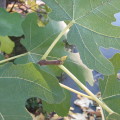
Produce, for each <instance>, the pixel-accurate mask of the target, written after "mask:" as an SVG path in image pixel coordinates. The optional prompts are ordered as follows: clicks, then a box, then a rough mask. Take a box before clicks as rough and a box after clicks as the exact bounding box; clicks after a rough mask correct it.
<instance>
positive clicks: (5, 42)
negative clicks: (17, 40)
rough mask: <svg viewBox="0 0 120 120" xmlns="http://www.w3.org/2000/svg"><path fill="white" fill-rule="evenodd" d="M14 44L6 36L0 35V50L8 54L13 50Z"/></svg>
mask: <svg viewBox="0 0 120 120" xmlns="http://www.w3.org/2000/svg"><path fill="white" fill-rule="evenodd" d="M14 46H15V44H14V42H13V41H12V40H10V38H9V37H7V36H0V51H2V52H5V53H7V54H10V53H11V52H12V51H13V48H14Z"/></svg>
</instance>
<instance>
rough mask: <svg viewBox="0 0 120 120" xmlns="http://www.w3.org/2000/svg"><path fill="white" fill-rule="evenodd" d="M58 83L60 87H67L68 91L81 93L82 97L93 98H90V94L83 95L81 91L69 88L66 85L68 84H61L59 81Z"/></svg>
mask: <svg viewBox="0 0 120 120" xmlns="http://www.w3.org/2000/svg"><path fill="white" fill-rule="evenodd" d="M59 84H60V86H61V87H63V88H65V89H67V90H69V91H71V92H73V93H76V94H77V95H81V96H83V97H86V98H88V99H91V100H93V98H92V97H91V96H88V95H85V94H83V93H81V92H79V91H77V90H74V89H72V88H70V87H68V86H66V85H63V84H61V83H59Z"/></svg>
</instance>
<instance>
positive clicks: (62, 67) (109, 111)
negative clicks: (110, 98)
mask: <svg viewBox="0 0 120 120" xmlns="http://www.w3.org/2000/svg"><path fill="white" fill-rule="evenodd" d="M58 67H59V68H60V69H62V70H63V71H64V72H65V73H67V74H68V75H69V76H70V77H71V78H72V79H73V80H74V81H75V82H76V83H77V84H78V85H79V86H80V87H81V88H82V89H83V90H84V91H85V92H86V93H87V94H88V95H90V96H91V97H92V98H93V100H94V101H96V102H97V103H98V104H99V105H100V106H101V107H102V108H104V109H105V110H106V111H107V112H108V113H109V114H112V113H114V111H112V110H111V109H110V108H109V107H108V106H107V105H106V104H105V103H104V102H103V101H100V100H99V99H98V98H97V97H96V96H95V95H94V94H93V93H92V92H91V91H90V90H89V89H88V88H87V87H86V86H85V85H83V84H82V83H81V82H80V81H79V80H78V79H77V78H76V77H75V76H74V75H73V74H72V73H71V72H70V71H69V70H68V69H67V68H65V67H64V66H63V65H58Z"/></svg>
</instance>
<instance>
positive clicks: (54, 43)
mask: <svg viewBox="0 0 120 120" xmlns="http://www.w3.org/2000/svg"><path fill="white" fill-rule="evenodd" d="M73 24H74V22H73V21H71V22H70V23H69V24H68V25H67V26H66V28H65V29H64V30H63V31H62V32H61V33H60V34H59V35H58V36H57V38H56V39H55V40H54V41H53V43H52V44H51V45H50V47H49V48H48V49H47V51H46V52H45V54H44V55H43V56H42V58H41V59H42V60H43V59H46V57H47V56H48V55H49V53H50V52H51V50H52V49H53V48H54V46H55V45H56V44H57V42H58V41H59V40H60V38H61V37H62V36H63V35H64V34H65V33H66V31H67V30H68V29H69V28H70V27H71V26H72V25H73Z"/></svg>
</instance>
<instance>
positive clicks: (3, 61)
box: [0, 53, 28, 64]
mask: <svg viewBox="0 0 120 120" xmlns="http://www.w3.org/2000/svg"><path fill="white" fill-rule="evenodd" d="M27 54H28V53H24V54H20V55H16V56H14V57H10V58H8V59H5V60H1V61H0V64H2V63H5V62H8V61H10V60H14V59H16V58H19V57H22V56H25V55H27Z"/></svg>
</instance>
